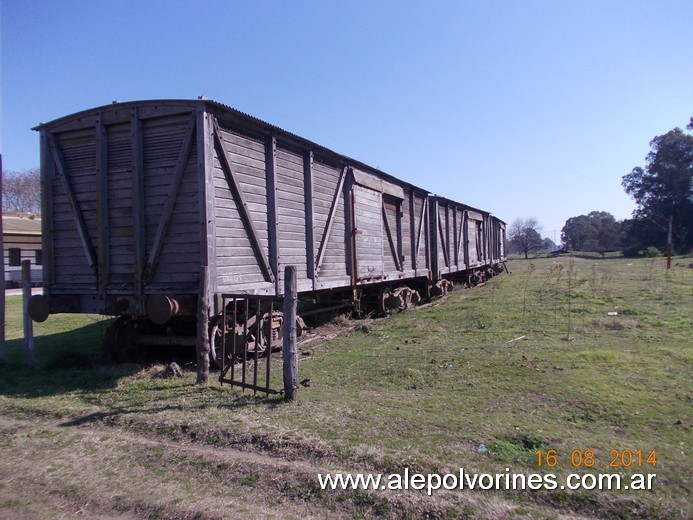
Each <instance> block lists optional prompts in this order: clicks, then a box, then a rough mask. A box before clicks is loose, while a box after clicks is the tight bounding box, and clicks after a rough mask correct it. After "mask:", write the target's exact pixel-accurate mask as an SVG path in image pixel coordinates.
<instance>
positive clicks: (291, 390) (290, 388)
mask: <svg viewBox="0 0 693 520" xmlns="http://www.w3.org/2000/svg"><path fill="white" fill-rule="evenodd" d="M297 300H298V291H297V289H296V266H295V265H287V266H286V268H285V269H284V319H283V323H282V329H283V336H284V338H283V340H284V346H283V348H282V356H283V361H284V399H286V400H287V401H296V399H297V398H298V396H297V395H296V393H297V392H296V390H297V388H298V356H297V354H296V302H297Z"/></svg>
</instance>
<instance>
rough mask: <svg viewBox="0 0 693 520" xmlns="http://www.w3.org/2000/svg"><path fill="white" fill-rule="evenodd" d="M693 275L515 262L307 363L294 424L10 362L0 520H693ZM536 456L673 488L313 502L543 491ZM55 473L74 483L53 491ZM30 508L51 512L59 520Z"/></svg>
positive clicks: (99, 373)
mask: <svg viewBox="0 0 693 520" xmlns="http://www.w3.org/2000/svg"><path fill="white" fill-rule="evenodd" d="M678 262H679V263H680V264H681V265H682V266H680V267H677V268H675V269H672V271H670V272H669V273H666V271H665V270H664V269H663V261H661V262H659V263H653V262H652V261H651V260H649V259H648V260H641V261H631V260H624V259H605V260H595V259H577V258H573V259H566V258H562V259H560V260H553V259H536V260H533V261H532V263H533V264H534V269H532V270H531V271H532V272H531V273H530V272H529V271H530V270H529V269H528V268H527V265H528V263H525V262H523V261H515V262H513V263H511V264H510V268H511V270H512V271H513V273H514V274H512V275H503V276H500V277H497V278H494V279H493V280H491V281H490V282H489V283H488V284H487V285H486V286H484V287H481V288H477V289H474V290H471V291H454V292H453V293H452V294H450V295H449V296H448V297H446V298H445V299H444V300H440V301H438V302H436V303H434V304H433V305H430V306H427V307H424V308H420V309H416V310H413V311H410V312H408V313H404V314H399V315H394V316H392V317H390V318H388V319H385V320H376V321H374V322H372V323H370V324H369V325H368V327H365V328H363V327H359V328H355V329H354V330H353V331H351V332H350V333H348V334H346V335H343V336H339V337H336V338H334V339H332V340H330V341H329V342H328V343H326V344H323V345H320V346H312V347H310V352H311V355H309V356H301V357H300V363H299V376H300V378H301V379H303V378H309V379H310V380H311V386H310V387H309V388H305V389H304V388H301V389H300V390H299V403H298V404H297V405H287V404H284V403H282V402H281V400H279V399H276V398H268V399H265V398H261V397H254V396H252V394H248V393H245V394H244V393H242V392H240V391H237V390H233V389H230V388H228V387H227V386H224V387H219V386H218V385H217V384H211V385H209V386H208V387H199V386H196V385H195V384H194V380H195V379H194V374H193V373H192V372H188V373H186V375H185V377H183V378H182V379H178V378H173V379H160V378H158V377H155V375H156V374H158V373H159V372H160V371H161V368H162V367H149V368H141V367H112V366H101V365H96V366H93V367H91V368H81V369H78V370H74V369H71V370H64V369H59V370H50V371H48V370H40V371H38V372H36V373H29V372H26V371H24V370H22V369H21V368H20V367H19V366H18V365H17V364H16V363H14V362H11V363H10V364H9V365H6V366H5V367H4V368H2V367H0V372H1V373H0V379H1V380H0V410H1V411H2V413H3V415H4V416H5V417H6V419H5V421H4V422H3V423H1V424H2V429H3V432H2V433H3V434H4V435H3V436H2V437H1V439H2V440H0V443H2V444H0V447H1V448H2V453H3V460H4V462H3V463H2V464H3V465H2V466H0V475H10V477H9V478H4V477H2V478H0V511H11V512H12V514H23V513H26V514H27V515H29V516H30V517H38V518H49V517H51V518H52V517H54V516H55V514H52V513H55V511H64V510H63V509H61V508H63V506H65V504H68V505H69V507H70V508H72V509H69V511H70V512H69V514H68V515H67V516H68V517H70V516H71V515H72V516H78V515H79V513H78V511H79V509H80V508H82V507H87V509H85V511H87V513H88V515H89V516H93V517H98V516H99V515H102V517H109V516H108V515H113V516H112V517H113V518H117V517H118V515H124V516H127V517H146V518H157V517H158V518H193V517H197V518H236V517H239V518H240V517H244V518H247V517H249V516H250V517H259V518H262V517H273V516H272V515H275V517H276V516H281V517H299V516H300V517H302V518H305V517H308V518H310V517H316V518H324V517H336V518H339V517H385V518H406V517H411V518H419V517H424V516H426V515H428V516H429V517H432V518H494V519H495V518H507V519H509V518H600V517H602V518H686V517H687V516H688V515H690V506H689V504H688V492H689V484H688V478H689V466H690V464H689V458H688V456H687V455H686V452H685V446H686V445H687V443H688V441H689V436H690V431H689V430H690V427H691V417H690V402H691V399H693V394H692V393H691V386H690V368H691V361H693V348H691V345H690V331H691V330H693V318H692V316H693V312H692V311H693V270H691V269H688V268H686V267H683V266H684V265H687V264H688V263H690V259H679V260H678ZM614 312H616V313H617V314H616V315H613V313H614ZM609 313H612V315H610V314H609ZM79 348H84V349H85V352H86V353H89V349H90V348H92V353H93V352H94V351H93V347H89V346H87V347H81V346H80V347H79ZM41 355H42V356H44V357H43V359H46V360H49V359H50V355H51V353H50V352H43V353H41ZM280 368H281V367H280V366H277V367H276V369H274V368H273V371H274V373H275V374H277V375H276V379H275V380H274V386H275V387H280V386H281V381H280V379H279V378H280V377H281V376H280V374H281V370H280ZM481 443H484V444H485V445H486V446H487V447H488V448H489V449H488V451H487V452H486V453H479V452H478V450H477V448H478V446H479V445H480V444H481ZM537 447H541V449H549V448H552V449H556V450H558V452H559V454H560V455H561V457H564V458H563V460H565V457H567V456H568V455H569V454H570V452H571V451H572V450H575V449H579V450H586V449H593V450H595V451H596V452H597V454H598V460H599V462H603V461H605V458H606V457H608V452H609V450H611V449H619V450H621V449H626V448H628V449H631V450H637V449H640V450H643V451H645V450H651V449H656V450H657V454H658V460H659V464H658V466H657V467H656V470H655V469H652V468H649V467H641V468H633V467H631V468H621V471H623V472H625V473H627V474H631V473H633V472H636V471H640V472H645V473H647V472H650V471H655V472H656V473H657V475H658V477H657V484H658V485H657V486H656V488H655V489H653V490H652V491H650V492H620V493H614V492H598V491H593V492H579V493H563V492H549V491H546V492H541V493H527V492H525V493H513V492H508V493H504V492H462V493H438V494H434V496H433V497H431V498H429V497H427V496H425V494H424V495H422V494H421V493H412V492H409V493H404V494H395V493H380V492H378V493H375V492H369V493H362V492H342V493H332V492H322V491H320V490H319V489H317V480H316V475H315V474H316V472H318V471H327V470H339V469H346V470H352V471H356V470H361V471H364V470H367V471H378V472H383V473H390V472H400V471H403V470H404V468H409V469H410V470H411V471H421V472H429V471H447V470H452V471H456V470H458V469H459V468H460V467H464V468H465V469H466V470H467V471H484V472H490V473H495V472H498V471H504V470H505V468H506V467H509V468H510V469H511V470H512V471H513V472H523V473H533V472H537V471H539V469H538V468H537V465H536V456H535V455H534V451H535V450H536V449H537ZM28 454H31V455H32V456H27V455H28ZM249 457H250V458H249ZM47 461H48V463H47ZM47 467H56V468H58V467H65V468H67V469H68V470H69V471H66V472H65V475H64V476H61V477H60V478H53V475H54V474H55V472H56V471H57V470H55V471H52V472H51V474H50V475H48V474H47ZM569 470H570V468H560V469H559V470H558V471H557V472H558V473H559V474H561V475H563V474H565V473H567V472H568V471H569ZM583 471H585V468H581V469H580V470H579V472H583ZM285 474H286V475H288V477H283V476H282V475H285ZM143 482H146V483H147V487H146V489H149V490H150V491H149V492H143V491H142V489H143V487H142V483H143ZM287 482H288V484H287ZM109 483H110V488H109V487H108V486H109ZM114 483H117V490H119V491H116V490H114ZM33 497H41V498H40V500H41V501H45V502H46V503H47V504H48V509H47V510H46V511H49V512H48V513H46V514H45V515H44V516H41V515H40V514H39V515H36V514H34V512H35V511H36V507H37V500H36V499H34V498H33ZM85 504H88V505H86V506H85ZM123 504H124V505H123ZM51 508H52V509H51ZM65 511H66V510H65ZM31 515H33V516H31ZM195 515H197V516H195Z"/></svg>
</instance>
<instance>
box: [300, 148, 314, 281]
mask: <svg viewBox="0 0 693 520" xmlns="http://www.w3.org/2000/svg"><path fill="white" fill-rule="evenodd" d="M303 177H304V182H303V189H304V192H305V197H304V200H305V207H306V260H307V262H306V265H307V266H308V273H307V274H308V278H309V279H311V280H313V288H315V223H314V220H313V151H312V150H309V151H308V152H307V153H306V154H305V155H304V156H303Z"/></svg>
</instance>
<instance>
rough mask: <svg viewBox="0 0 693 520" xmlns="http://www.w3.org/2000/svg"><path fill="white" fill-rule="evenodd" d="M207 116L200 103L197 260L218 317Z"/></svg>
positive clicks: (211, 153)
mask: <svg viewBox="0 0 693 520" xmlns="http://www.w3.org/2000/svg"><path fill="white" fill-rule="evenodd" d="M210 118H211V116H210V114H209V113H208V112H207V110H206V105H205V104H204V103H200V106H199V108H198V112H197V178H198V179H199V192H198V193H199V195H198V204H199V211H200V256H201V257H202V258H201V259H200V261H201V263H202V264H203V265H206V266H207V274H208V277H209V279H208V281H207V282H208V298H209V303H210V305H211V306H213V309H212V311H211V313H212V314H213V315H215V316H216V315H218V314H219V313H221V312H222V310H223V302H222V305H221V308H220V306H219V302H218V301H217V298H215V297H213V295H215V294H217V293H218V279H217V260H216V258H217V255H216V247H217V245H216V240H215V237H216V218H215V209H214V208H215V204H216V199H215V192H214V140H213V137H212V125H211V122H210Z"/></svg>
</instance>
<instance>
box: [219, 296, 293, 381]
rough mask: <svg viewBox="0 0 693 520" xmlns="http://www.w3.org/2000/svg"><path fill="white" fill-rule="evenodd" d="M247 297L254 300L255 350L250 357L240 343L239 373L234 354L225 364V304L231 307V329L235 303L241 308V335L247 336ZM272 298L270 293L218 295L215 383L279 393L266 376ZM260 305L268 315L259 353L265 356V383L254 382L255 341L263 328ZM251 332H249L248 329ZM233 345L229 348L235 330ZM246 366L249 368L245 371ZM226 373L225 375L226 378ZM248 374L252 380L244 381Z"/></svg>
mask: <svg viewBox="0 0 693 520" xmlns="http://www.w3.org/2000/svg"><path fill="white" fill-rule="evenodd" d="M251 299H252V300H253V301H254V302H255V324H254V325H253V327H254V328H255V338H256V339H255V342H256V343H255V349H254V352H253V355H252V356H248V349H247V347H245V346H244V348H243V356H242V357H241V358H240V359H239V360H238V361H239V362H240V363H241V366H240V373H239V370H237V367H236V361H237V360H236V359H235V356H232V357H231V362H230V363H229V364H228V365H227V356H226V348H227V345H226V335H227V333H228V329H227V322H228V321H229V320H228V318H229V310H230V309H229V307H230V308H231V310H232V314H231V316H232V323H233V327H234V329H235V327H236V324H237V323H238V319H237V316H238V311H239V303H240V305H243V306H244V307H245V309H244V312H243V314H244V318H245V319H244V320H243V338H244V339H245V338H247V337H248V332H249V330H248V317H249V313H250V303H251ZM274 300H275V297H273V296H253V297H248V295H244V294H223V295H222V308H223V310H222V320H221V323H222V326H221V359H222V367H221V372H220V374H219V382H220V383H221V384H222V385H223V384H228V385H231V386H237V387H240V388H242V389H243V390H252V391H253V394H257V392H264V393H265V394H266V395H270V394H279V393H281V391H280V390H275V389H273V388H271V387H270V377H271V366H272V346H273V345H272V319H273V318H272V316H273V314H274ZM263 304H264V305H265V306H266V307H265V308H266V310H267V313H268V314H269V333H268V334H267V347H266V348H265V352H266V355H265V356H263V358H264V359H265V374H264V376H265V384H264V386H263V385H259V384H258V375H259V374H258V367H259V361H260V355H259V351H258V344H259V341H260V338H261V337H262V327H263V320H262V316H263ZM250 332H251V333H252V332H253V331H252V330H250ZM233 338H234V345H233V346H232V347H231V348H233V349H234V350H235V341H236V339H235V331H234V334H233ZM248 363H252V366H251V367H248ZM249 368H250V370H249ZM227 376H228V377H227ZM250 376H252V382H249V381H248V378H249V377H250Z"/></svg>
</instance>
